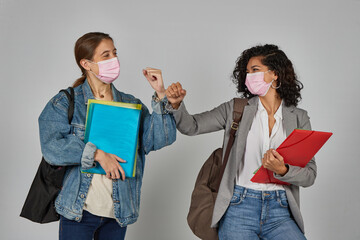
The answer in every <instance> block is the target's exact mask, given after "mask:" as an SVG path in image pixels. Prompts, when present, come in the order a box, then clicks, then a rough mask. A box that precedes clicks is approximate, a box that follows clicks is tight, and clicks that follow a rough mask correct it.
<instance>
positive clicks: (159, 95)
mask: <svg viewBox="0 0 360 240" xmlns="http://www.w3.org/2000/svg"><path fill="white" fill-rule="evenodd" d="M155 96H156V97H158V98H159V99H160V100H161V99H163V98H164V97H165V89H164V90H163V91H155Z"/></svg>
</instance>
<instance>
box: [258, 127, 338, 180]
mask: <svg viewBox="0 0 360 240" xmlns="http://www.w3.org/2000/svg"><path fill="white" fill-rule="evenodd" d="M331 135H332V133H330V132H319V131H310V130H302V129H295V130H294V131H293V132H292V133H291V134H290V135H289V136H288V137H287V138H286V139H285V141H284V142H283V143H282V144H281V145H280V146H279V147H278V148H277V149H276V151H277V152H278V153H279V154H280V155H281V156H282V157H283V158H284V162H285V163H287V164H289V165H293V166H299V167H305V166H306V164H308V162H309V161H310V160H311V159H312V158H313V157H314V156H315V154H316V153H317V152H318V151H319V150H320V148H321V147H322V146H323V145H324V144H325V143H326V141H327V140H328V139H329V138H330V137H331ZM251 181H252V182H256V183H277V184H283V185H289V183H287V182H283V181H280V180H278V179H276V178H275V177H274V175H273V172H272V171H270V170H267V169H265V168H264V167H263V166H261V167H260V168H259V170H258V171H257V172H256V173H255V175H254V176H253V177H252V178H251Z"/></svg>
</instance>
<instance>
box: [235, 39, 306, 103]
mask: <svg viewBox="0 0 360 240" xmlns="http://www.w3.org/2000/svg"><path fill="white" fill-rule="evenodd" d="M252 57H262V58H261V62H262V64H264V65H265V66H267V67H268V68H269V70H272V71H274V72H275V74H276V75H277V76H278V79H277V80H278V82H279V83H278V86H280V87H279V88H278V89H276V91H277V93H278V94H279V96H280V98H281V99H283V100H284V102H285V105H286V106H291V105H293V106H297V104H298V103H299V101H300V100H301V94H300V91H301V89H303V84H302V83H301V82H300V81H299V80H298V79H297V76H296V74H295V71H294V68H293V65H292V63H291V61H290V60H289V59H288V58H287V56H286V55H285V53H284V52H283V51H282V50H280V49H279V47H278V46H276V45H272V44H266V45H258V46H255V47H252V48H249V49H247V50H245V51H243V52H242V53H241V55H240V57H239V58H238V59H237V61H236V66H235V69H234V71H233V75H232V80H233V82H234V83H235V84H236V85H237V90H238V92H239V93H242V94H243V96H244V97H246V98H249V99H250V98H252V97H254V96H255V95H253V94H252V93H251V92H250V91H249V90H248V89H247V87H246V85H245V78H246V67H247V64H248V62H249V60H250V58H252ZM280 84H281V85H280Z"/></svg>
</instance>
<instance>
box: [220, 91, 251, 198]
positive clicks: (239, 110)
mask: <svg viewBox="0 0 360 240" xmlns="http://www.w3.org/2000/svg"><path fill="white" fill-rule="evenodd" d="M247 103H248V100H247V99H246V98H234V111H233V122H232V124H231V129H230V136H229V140H228V143H227V145H226V151H225V155H224V159H223V164H222V166H221V170H220V179H222V177H223V175H224V172H225V168H226V164H227V162H228V159H229V155H230V150H231V147H232V145H233V144H234V140H235V133H236V131H237V130H238V128H239V123H240V120H241V118H242V114H243V112H244V108H245V106H246V105H247ZM220 183H221V180H220V181H219V185H218V186H217V188H216V191H218V190H219V187H220Z"/></svg>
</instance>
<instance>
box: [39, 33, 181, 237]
mask: <svg viewBox="0 0 360 240" xmlns="http://www.w3.org/2000/svg"><path fill="white" fill-rule="evenodd" d="M75 59H76V63H77V64H78V66H79V68H80V69H81V72H82V76H81V77H80V78H79V79H77V80H76V81H75V83H74V84H73V87H74V91H75V111H74V115H73V119H72V122H71V124H69V122H68V117H67V116H68V114H67V109H68V101H67V97H66V95H65V94H64V93H63V92H61V93H59V94H57V95H56V96H54V97H53V98H52V99H51V100H50V101H49V102H48V104H47V105H46V107H45V108H44V110H43V111H42V113H41V115H40V117H39V128H40V142H41V150H42V153H43V156H44V158H45V159H46V161H47V162H48V163H50V164H51V165H58V166H67V172H66V175H65V178H64V181H63V188H62V190H61V191H60V193H59V195H58V197H57V199H56V202H55V208H56V211H57V212H58V213H59V214H60V216H61V217H60V227H59V239H66V240H69V239H76V240H83V239H84V240H85V239H86V240H91V239H124V238H125V232H126V227H127V225H129V224H132V223H134V222H136V220H137V218H138V215H139V204H140V188H141V183H142V177H143V171H144V161H145V155H146V154H148V153H149V152H150V151H153V150H158V149H160V148H162V147H164V146H167V145H170V144H171V143H173V142H174V141H175V138H176V127H175V121H174V118H173V116H172V115H171V114H169V113H168V112H167V111H165V110H164V106H165V104H166V102H167V100H166V97H164V96H165V88H164V83H163V79H162V75H161V71H160V70H157V69H152V68H147V69H146V70H143V74H144V76H145V77H146V79H147V80H148V82H149V83H150V85H151V87H152V88H153V89H154V90H155V96H153V98H152V99H153V100H152V107H153V110H154V111H153V113H149V111H148V109H147V107H146V106H145V105H144V104H142V102H141V101H140V100H139V99H137V98H135V97H134V96H132V95H130V94H126V93H123V92H120V91H118V90H117V89H116V88H115V87H114V85H113V84H112V82H113V81H114V80H116V79H117V78H118V76H119V73H120V63H119V60H118V58H117V52H116V48H115V46H114V42H113V40H112V38H111V37H110V36H109V35H108V34H105V33H100V32H92V33H87V34H85V35H84V36H82V37H80V38H79V39H78V40H77V42H76V44H75ZM88 99H99V100H107V101H116V102H126V103H136V104H142V112H141V120H140V121H141V122H140V131H139V147H138V152H137V164H136V175H135V177H134V178H125V174H124V171H123V169H122V167H121V166H120V164H119V162H124V160H122V159H121V158H120V157H118V156H116V155H114V154H110V153H106V152H104V151H102V150H100V149H97V147H96V146H95V145H94V144H93V143H91V142H88V143H86V144H85V143H84V141H83V140H84V133H85V120H86V119H85V118H86V108H87V101H88ZM155 130H156V131H155ZM94 162H98V163H99V164H100V165H101V166H102V168H103V169H104V170H105V172H106V175H99V174H89V173H82V172H81V169H86V168H91V167H92V166H93V164H94Z"/></svg>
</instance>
